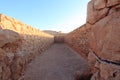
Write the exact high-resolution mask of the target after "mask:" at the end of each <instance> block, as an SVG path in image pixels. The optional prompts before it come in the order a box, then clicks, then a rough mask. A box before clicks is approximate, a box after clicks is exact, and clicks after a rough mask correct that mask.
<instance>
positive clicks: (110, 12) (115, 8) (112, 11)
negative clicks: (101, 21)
mask: <svg viewBox="0 0 120 80" xmlns="http://www.w3.org/2000/svg"><path fill="white" fill-rule="evenodd" d="M118 11H120V5H117V6H114V7H112V8H111V9H110V11H109V14H108V15H110V14H112V13H115V12H118Z"/></svg>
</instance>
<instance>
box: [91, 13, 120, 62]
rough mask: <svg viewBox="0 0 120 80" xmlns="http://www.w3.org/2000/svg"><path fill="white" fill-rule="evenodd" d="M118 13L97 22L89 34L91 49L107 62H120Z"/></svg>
mask: <svg viewBox="0 0 120 80" xmlns="http://www.w3.org/2000/svg"><path fill="white" fill-rule="evenodd" d="M119 26H120V11H118V12H116V13H113V14H111V15H109V16H107V17H106V18H104V19H102V20H101V21H99V22H97V23H96V24H95V25H94V26H93V28H92V33H91V36H92V37H91V41H92V42H91V47H92V48H93V51H95V53H96V54H97V55H98V56H99V57H101V58H103V59H107V60H112V61H116V62H117V61H120V52H119V51H120V27H119Z"/></svg>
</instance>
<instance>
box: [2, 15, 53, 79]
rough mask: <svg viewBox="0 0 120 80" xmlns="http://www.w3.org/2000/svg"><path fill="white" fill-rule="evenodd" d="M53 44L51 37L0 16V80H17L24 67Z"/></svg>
mask: <svg viewBox="0 0 120 80" xmlns="http://www.w3.org/2000/svg"><path fill="white" fill-rule="evenodd" d="M53 42H54V36H53V35H50V34H46V33H44V32H42V31H40V30H37V29H35V28H32V27H30V26H28V25H25V24H23V23H21V22H19V21H17V20H15V19H13V18H10V17H7V16H4V15H2V14H0V80H18V78H19V77H20V76H21V75H22V72H23V71H24V69H25V66H26V65H27V64H28V63H29V62H30V61H31V60H32V59H33V58H35V56H37V55H38V54H41V52H43V51H44V50H46V49H47V48H48V47H49V46H50V45H51V44H53Z"/></svg>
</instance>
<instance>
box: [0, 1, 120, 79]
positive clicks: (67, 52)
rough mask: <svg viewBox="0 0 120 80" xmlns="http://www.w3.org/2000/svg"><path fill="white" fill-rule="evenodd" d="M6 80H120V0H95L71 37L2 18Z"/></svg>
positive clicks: (1, 66) (0, 64) (0, 72)
mask: <svg viewBox="0 0 120 80" xmlns="http://www.w3.org/2000/svg"><path fill="white" fill-rule="evenodd" d="M0 80H120V0H90V1H89V3H88V5H87V18H86V23H85V24H84V25H82V26H80V27H78V28H77V29H75V30H73V31H71V32H69V33H62V32H57V31H51V30H44V31H42V30H38V29H35V28H33V27H32V26H29V25H26V24H24V23H22V22H20V21H18V20H16V19H14V18H11V17H8V16H5V15H4V14H0Z"/></svg>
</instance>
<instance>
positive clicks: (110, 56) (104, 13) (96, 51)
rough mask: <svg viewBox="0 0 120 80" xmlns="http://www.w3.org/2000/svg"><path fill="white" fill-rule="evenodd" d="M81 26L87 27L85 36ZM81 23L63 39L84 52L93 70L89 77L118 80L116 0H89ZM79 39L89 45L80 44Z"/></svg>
mask: <svg viewBox="0 0 120 80" xmlns="http://www.w3.org/2000/svg"><path fill="white" fill-rule="evenodd" d="M82 27H84V28H86V27H89V29H90V30H89V32H88V36H85V35H86V34H81V33H82V32H84V31H86V30H83V31H82ZM82 27H81V28H78V29H76V30H74V31H73V32H71V33H69V34H68V35H67V36H66V39H65V42H67V43H68V44H69V45H70V46H71V47H72V48H74V49H75V50H76V51H78V52H79V51H80V52H79V53H80V54H81V55H83V54H84V55H86V54H85V53H86V52H87V55H88V56H87V60H88V63H89V65H90V66H91V71H92V73H93V76H92V78H91V80H119V79H120V0H90V2H89V3H88V8H87V19H86V25H84V26H82ZM81 36H84V37H81ZM84 39H87V40H84ZM82 40H83V43H84V44H89V45H86V46H85V45H81V41H82ZM83 48H86V49H87V51H86V50H85V49H83ZM81 50H82V52H81Z"/></svg>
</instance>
